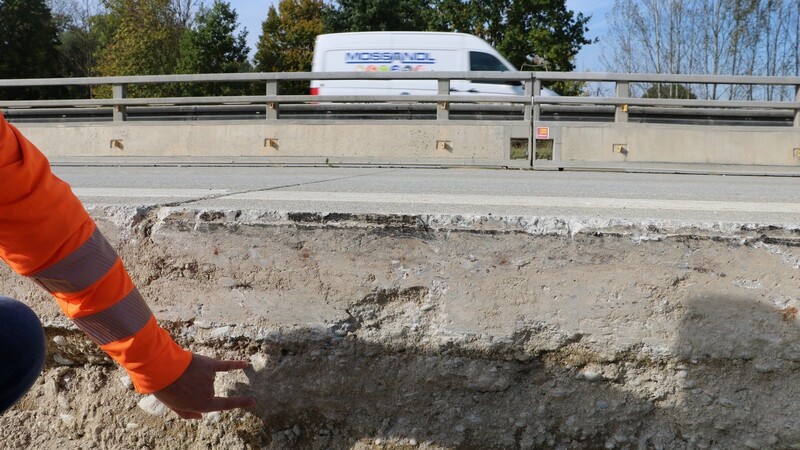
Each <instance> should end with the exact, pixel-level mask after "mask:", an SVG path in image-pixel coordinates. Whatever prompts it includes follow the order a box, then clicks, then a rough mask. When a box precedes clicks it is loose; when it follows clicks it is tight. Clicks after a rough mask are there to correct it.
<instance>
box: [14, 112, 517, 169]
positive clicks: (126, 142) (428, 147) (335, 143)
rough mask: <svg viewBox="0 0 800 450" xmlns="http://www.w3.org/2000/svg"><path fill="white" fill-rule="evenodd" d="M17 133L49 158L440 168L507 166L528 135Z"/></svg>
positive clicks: (487, 130) (382, 128) (208, 130)
mask: <svg viewBox="0 0 800 450" xmlns="http://www.w3.org/2000/svg"><path fill="white" fill-rule="evenodd" d="M20 129H21V131H22V132H23V133H24V134H25V135H26V136H27V137H28V138H29V139H30V140H31V141H32V142H34V143H35V144H36V145H38V146H39V147H40V148H41V149H42V151H43V152H44V153H45V154H46V155H47V156H48V157H50V158H55V159H58V158H62V157H121V158H125V157H189V156H191V157H199V158H204V157H234V158H235V157H260V158H264V159H267V160H277V161H280V160H293V159H300V158H306V159H316V160H317V161H321V162H324V161H326V160H329V161H332V162H333V161H337V160H344V159H346V160H358V161H363V162H367V163H368V162H377V161H398V162H402V161H418V162H428V163H436V162H441V163H444V164H448V163H471V164H502V163H504V162H505V163H508V162H510V161H511V159H510V153H509V152H510V141H511V138H512V137H521V138H526V137H527V136H528V135H529V128H528V126H526V125H524V124H522V125H519V124H516V125H514V124H508V123H485V122H483V123H430V122H405V121H404V122H402V123H396V122H395V123H375V122H372V123H358V122H352V121H351V122H345V123H337V122H333V123H278V122H272V123H268V122H246V123H230V122H228V123H225V122H193V123H186V122H172V123H170V122H159V123H146V124H145V123H122V124H83V125H52V124H48V125H24V126H20ZM522 163H526V161H522Z"/></svg>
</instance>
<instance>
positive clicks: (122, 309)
mask: <svg viewBox="0 0 800 450" xmlns="http://www.w3.org/2000/svg"><path fill="white" fill-rule="evenodd" d="M0 258H2V259H3V260H5V261H6V262H7V263H8V264H9V265H10V266H11V268H12V269H14V270H15V271H16V272H17V273H19V274H21V275H25V276H28V277H30V278H31V279H33V280H34V281H35V282H36V283H37V284H39V285H40V286H42V287H43V288H44V289H46V290H47V291H49V292H50V293H51V294H52V295H53V296H54V297H55V298H56V300H57V301H58V304H59V306H60V307H61V309H62V310H63V311H64V313H65V314H66V315H67V316H69V317H70V318H71V319H72V320H73V321H74V322H75V324H76V325H77V326H78V328H80V329H81V330H83V331H84V332H85V333H86V335H87V336H88V337H89V338H90V339H92V340H93V341H95V342H96V343H97V344H98V345H99V346H100V347H101V348H102V349H103V350H105V351H106V353H108V354H109V356H111V357H112V358H113V359H114V360H116V361H118V362H119V363H120V364H121V365H122V366H123V367H125V369H126V370H127V371H128V373H129V374H130V376H131V379H132V380H133V383H134V385H135V386H136V388H137V390H138V391H139V392H142V393H150V392H155V391H158V390H161V389H163V388H165V387H167V386H169V385H170V384H172V382H174V381H175V380H177V379H178V377H180V376H181V375H182V374H183V372H184V371H185V370H186V368H187V367H188V366H189V363H190V362H191V358H192V355H191V353H190V352H187V351H185V350H183V349H182V348H181V347H179V346H178V345H177V344H176V343H175V341H173V340H172V338H170V336H169V334H168V333H167V332H166V331H165V330H164V329H162V328H160V327H159V326H158V324H157V323H156V321H155V317H154V316H153V313H152V312H151V311H150V309H149V308H148V306H147V304H146V303H145V302H144V299H143V298H142V296H141V295H140V294H139V291H138V290H137V289H136V287H135V286H134V285H133V282H132V281H131V279H130V277H129V276H128V273H127V272H126V271H125V268H124V267H123V265H122V261H121V260H120V259H119V256H118V255H117V252H116V251H115V250H114V248H113V247H112V246H111V245H110V244H109V243H108V241H107V240H106V239H105V238H104V237H103V235H102V233H100V231H99V230H98V229H97V226H96V225H95V223H94V221H92V219H91V218H90V217H89V214H88V213H87V212H86V210H85V209H84V208H83V206H82V205H81V203H80V201H79V200H78V198H77V197H75V195H74V194H73V193H72V190H71V189H70V187H69V185H68V184H67V183H65V182H64V181H62V180H60V179H58V178H57V177H56V176H55V175H53V173H52V171H51V170H50V164H49V163H48V161H47V159H46V158H45V157H44V155H42V153H41V152H39V150H38V149H37V148H36V147H35V146H34V145H33V144H31V143H30V142H29V141H28V140H27V139H25V138H24V137H23V136H22V135H21V134H20V133H19V131H18V130H16V129H15V128H14V127H13V126H11V125H9V124H8V123H6V121H5V119H4V118H3V117H2V115H0Z"/></svg>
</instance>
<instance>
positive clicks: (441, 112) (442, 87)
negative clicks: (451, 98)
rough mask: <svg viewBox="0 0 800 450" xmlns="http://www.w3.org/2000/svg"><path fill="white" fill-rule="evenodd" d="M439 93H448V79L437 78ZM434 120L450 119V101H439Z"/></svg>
mask: <svg viewBox="0 0 800 450" xmlns="http://www.w3.org/2000/svg"><path fill="white" fill-rule="evenodd" d="M438 94H439V95H450V80H439V92H438ZM436 120H450V102H439V104H438V107H437V108H436Z"/></svg>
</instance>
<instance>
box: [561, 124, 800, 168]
mask: <svg viewBox="0 0 800 450" xmlns="http://www.w3.org/2000/svg"><path fill="white" fill-rule="evenodd" d="M549 125H551V127H552V129H554V130H556V131H555V133H556V139H555V148H556V150H555V151H556V153H557V154H558V155H560V159H561V160H562V161H594V162H614V163H624V162H631V163H641V162H653V163H695V164H735V165H756V166H757V165H764V166H790V167H792V166H793V167H798V168H800V154H796V153H795V149H797V148H800V129H797V128H788V127H786V128H784V127H780V128H778V127H768V128H765V127H733V126H691V125H666V124H635V123H628V124H569V125H563V124H562V125H559V124H555V123H550V124H549Z"/></svg>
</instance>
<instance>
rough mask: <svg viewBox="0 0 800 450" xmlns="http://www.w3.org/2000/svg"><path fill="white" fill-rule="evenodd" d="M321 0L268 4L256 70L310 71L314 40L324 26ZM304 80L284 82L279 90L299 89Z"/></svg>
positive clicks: (302, 87)
mask: <svg viewBox="0 0 800 450" xmlns="http://www.w3.org/2000/svg"><path fill="white" fill-rule="evenodd" d="M326 10H327V6H326V5H325V2H324V1H323V0H281V2H280V3H279V4H278V9H277V10H276V9H275V7H274V6H270V8H269V12H268V13H267V19H266V20H265V21H264V22H263V24H262V34H261V38H260V39H259V41H258V49H257V52H256V56H255V67H256V70H259V71H262V72H310V71H311V59H312V57H313V55H314V41H315V39H316V37H317V35H319V34H322V33H323V30H324V24H323V21H324V19H323V16H324V14H326ZM306 86H307V83H286V84H285V85H284V86H282V87H281V91H282V93H300V92H304V91H305V90H306Z"/></svg>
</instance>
